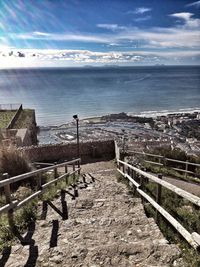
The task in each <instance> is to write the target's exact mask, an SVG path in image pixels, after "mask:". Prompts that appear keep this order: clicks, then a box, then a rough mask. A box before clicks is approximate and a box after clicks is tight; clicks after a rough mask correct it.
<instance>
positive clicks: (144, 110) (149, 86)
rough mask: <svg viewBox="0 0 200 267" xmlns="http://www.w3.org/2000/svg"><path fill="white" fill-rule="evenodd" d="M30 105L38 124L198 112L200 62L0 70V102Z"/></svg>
mask: <svg viewBox="0 0 200 267" xmlns="http://www.w3.org/2000/svg"><path fill="white" fill-rule="evenodd" d="M15 103H21V104H23V107H24V108H31V109H35V112H36V120H37V124H38V125H40V126H53V125H57V126H58V125H62V124H65V123H68V122H70V121H72V120H73V115H75V114H77V115H78V116H79V118H80V119H84V118H88V117H95V116H101V115H106V114H111V113H120V112H126V113H128V114H130V115H137V116H147V117H150V116H156V115H164V114H168V113H177V112H181V113H184V112H193V111H198V112H200V66H148V67H144V66H141V67H117V66H111V67H108V66H105V67H90V66H88V67H81V68H38V69H9V70H8V69H7V70H6V69H5V70H0V104H15Z"/></svg>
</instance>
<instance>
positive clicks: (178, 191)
mask: <svg viewBox="0 0 200 267" xmlns="http://www.w3.org/2000/svg"><path fill="white" fill-rule="evenodd" d="M119 161H120V160H119ZM120 162H121V163H122V164H124V165H129V164H128V163H126V162H123V161H120ZM129 167H130V168H131V169H133V170H135V171H136V172H137V173H139V174H142V175H144V176H146V177H147V178H149V180H151V181H153V182H155V183H158V184H161V185H162V186H163V187H165V188H167V189H169V190H171V191H172V192H174V193H176V194H177V195H179V196H181V197H183V198H185V199H187V200H189V201H191V202H192V203H194V204H195V205H197V206H199V207H200V198H199V197H197V196H195V195H193V194H191V193H189V192H187V191H185V190H183V189H181V188H179V187H177V186H175V185H172V184H170V183H168V182H166V181H163V180H160V179H158V178H157V177H156V176H154V175H152V174H149V173H146V172H144V171H142V170H140V169H138V168H136V167H133V166H131V165H129Z"/></svg>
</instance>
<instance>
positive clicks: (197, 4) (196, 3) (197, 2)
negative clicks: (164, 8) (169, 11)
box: [186, 1, 200, 8]
mask: <svg viewBox="0 0 200 267" xmlns="http://www.w3.org/2000/svg"><path fill="white" fill-rule="evenodd" d="M186 6H187V7H190V6H195V7H197V8H199V7H200V1H196V2H193V3H191V4H187V5H186Z"/></svg>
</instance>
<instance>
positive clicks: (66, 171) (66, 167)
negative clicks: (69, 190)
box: [65, 165, 69, 184]
mask: <svg viewBox="0 0 200 267" xmlns="http://www.w3.org/2000/svg"><path fill="white" fill-rule="evenodd" d="M65 173H68V166H67V165H65ZM68 177H69V176H68V175H66V179H65V182H66V184H68Z"/></svg>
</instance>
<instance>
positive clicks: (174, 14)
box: [0, 0, 200, 68]
mask: <svg viewBox="0 0 200 267" xmlns="http://www.w3.org/2000/svg"><path fill="white" fill-rule="evenodd" d="M106 64H111V65H155V64H176V65H177V64H178V65H187V64H195V65H197V64H198V65H199V64H200V1H188V0H151V1H150V0H65V1H64V0H43V1H42V0H0V68H9V67H38V66H40V67H43V66H45V67H51V66H83V65H106Z"/></svg>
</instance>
